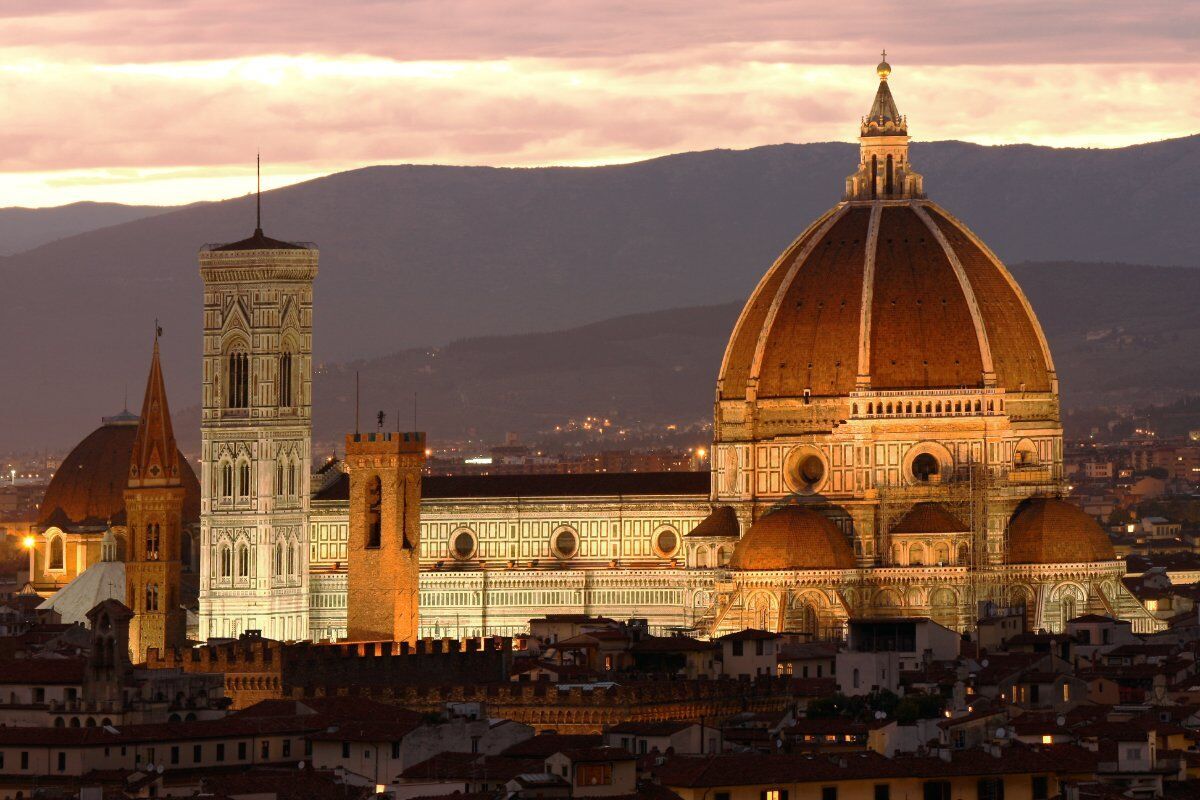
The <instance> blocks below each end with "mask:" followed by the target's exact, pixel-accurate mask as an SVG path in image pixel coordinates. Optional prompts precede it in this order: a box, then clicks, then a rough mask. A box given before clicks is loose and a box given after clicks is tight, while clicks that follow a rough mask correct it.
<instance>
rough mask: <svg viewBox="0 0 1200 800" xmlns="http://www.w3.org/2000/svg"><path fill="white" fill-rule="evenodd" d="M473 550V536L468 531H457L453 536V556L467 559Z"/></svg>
mask: <svg viewBox="0 0 1200 800" xmlns="http://www.w3.org/2000/svg"><path fill="white" fill-rule="evenodd" d="M474 552H475V537H474V536H472V535H471V532H470V531H459V532H458V534H457V535H456V536H455V537H454V557H455V558H457V559H460V560H463V559H468V558H470V557H471V554H472V553H474Z"/></svg>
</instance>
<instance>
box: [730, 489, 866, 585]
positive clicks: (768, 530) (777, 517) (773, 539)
mask: <svg viewBox="0 0 1200 800" xmlns="http://www.w3.org/2000/svg"><path fill="white" fill-rule="evenodd" d="M856 566H857V563H856V562H855V559H854V551H853V550H852V549H851V548H850V542H849V541H847V539H846V535H845V534H844V533H842V532H841V531H840V530H838V527H837V526H836V525H834V524H833V522H832V521H831V520H830V519H829V518H828V517H825V516H823V515H821V514H819V513H817V512H816V511H812V510H810V509H807V508H802V507H800V506H794V505H792V506H785V507H784V508H781V509H779V510H778V511H773V512H771V513H770V514H767V515H766V516H764V517H761V518H760V519H759V520H758V521H757V522H755V523H754V524H753V525H751V526H750V529H749V530H748V531H746V535H745V536H743V537H742V538H741V539H740V540H739V541H738V543H737V544H736V545H735V546H734V548H733V556H732V557H731V558H730V559H729V568H730V569H752V570H781V569H854V568H855V567H856Z"/></svg>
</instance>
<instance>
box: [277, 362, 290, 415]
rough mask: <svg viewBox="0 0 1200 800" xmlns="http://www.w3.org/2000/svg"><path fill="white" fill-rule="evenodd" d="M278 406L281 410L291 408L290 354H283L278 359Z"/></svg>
mask: <svg viewBox="0 0 1200 800" xmlns="http://www.w3.org/2000/svg"><path fill="white" fill-rule="evenodd" d="M279 405H280V407H281V408H291V407H292V354H291V353H284V354H283V355H281V356H280V357H279Z"/></svg>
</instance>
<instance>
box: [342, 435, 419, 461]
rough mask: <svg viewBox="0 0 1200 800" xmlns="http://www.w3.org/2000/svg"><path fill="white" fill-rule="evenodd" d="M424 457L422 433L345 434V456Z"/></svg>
mask: <svg viewBox="0 0 1200 800" xmlns="http://www.w3.org/2000/svg"><path fill="white" fill-rule="evenodd" d="M398 453H420V454H421V455H425V432H424V431H387V432H384V431H379V432H376V433H348V434H346V455H347V456H352V455H395V454H398Z"/></svg>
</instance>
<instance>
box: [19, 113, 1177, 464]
mask: <svg viewBox="0 0 1200 800" xmlns="http://www.w3.org/2000/svg"><path fill="white" fill-rule="evenodd" d="M1012 148H1017V149H1012ZM912 155H913V162H914V165H915V167H916V169H917V170H918V171H920V172H922V173H923V174H925V176H926V186H927V188H928V190H929V192H930V195H931V197H933V198H934V199H935V200H937V201H938V202H939V203H940V204H942V205H943V206H945V207H946V208H947V209H949V210H950V211H951V212H952V213H953V214H955V215H956V216H957V217H959V218H960V219H962V220H963V221H964V222H966V223H967V224H968V225H969V226H971V228H972V229H973V230H974V231H975V232H976V233H977V234H979V235H980V237H981V238H982V239H983V240H984V241H985V242H987V243H988V244H989V245H990V246H991V247H992V248H993V249H994V250H995V251H996V252H997V253H998V254H999V255H1000V256H1001V257H1002V258H1004V259H1005V260H1007V261H1009V262H1021V261H1026V260H1038V261H1060V260H1067V259H1074V260H1078V261H1081V262H1093V261H1101V260H1102V261H1113V262H1127V263H1131V264H1138V263H1141V264H1146V263H1178V264H1194V263H1195V257H1194V255H1192V254H1193V253H1195V252H1200V228H1198V227H1197V226H1195V225H1194V224H1193V223H1192V220H1191V216H1190V213H1189V211H1188V209H1189V208H1190V205H1189V204H1188V203H1187V202H1186V198H1188V197H1190V192H1191V188H1190V187H1191V186H1193V185H1195V184H1196V182H1198V181H1200V136H1197V137H1188V138H1186V139H1177V140H1167V141H1164V142H1158V143H1151V144H1146V145H1138V146H1134V147H1130V148H1122V149H1119V150H1083V149H1068V150H1057V149H1052V148H1040V147H1037V146H1030V147H1028V148H1025V147H1023V146H1002V147H988V146H982V145H973V144H964V143H954V142H947V143H917V144H914V145H913V149H912ZM856 162H857V154H856V150H855V145H852V144H845V143H819V144H812V145H787V144H785V145H769V146H764V147H761V148H754V149H752V150H724V151H706V152H703V153H691V154H676V155H673V156H664V157H660V158H658V159H653V160H651V161H644V162H636V163H632V164H620V165H611V166H604V167H550V168H503V167H439V166H424V165H408V166H376V167H365V168H362V169H360V170H356V171H352V172H346V173H337V174H334V175H331V176H326V177H323V178H319V179H315V180H313V181H309V182H306V183H302V184H295V185H292V186H288V187H283V188H280V189H276V190H272V191H270V192H267V193H264V195H263V210H264V227H265V228H266V231H267V233H268V235H271V236H274V237H277V238H285V239H303V240H313V241H316V242H317V243H318V246H319V247H320V248H321V270H320V274H319V275H318V277H317V281H316V285H315V312H314V325H315V333H314V342H315V347H316V354H315V355H316V360H317V361H318V362H319V363H331V364H332V363H339V362H345V361H348V360H351V359H355V358H372V357H384V356H386V355H387V354H389V353H394V352H396V351H399V350H402V349H403V348H406V347H426V346H429V343H438V342H449V341H454V340H458V339H462V338H466V337H471V336H490V335H496V334H505V333H523V332H528V331H533V330H565V329H570V328H572V327H574V326H577V325H579V324H583V323H587V322H593V321H599V320H605V319H609V318H612V317H615V316H619V315H621V314H623V313H635V312H647V313H654V312H656V311H657V309H661V308H665V307H672V306H674V307H693V306H701V305H706V304H711V303H712V302H713V301H714V300H715V299H726V298H728V299H731V300H732V299H737V298H745V297H746V296H748V295H749V293H750V291H751V290H752V289H753V287H754V285H755V283H756V282H757V281H758V279H759V277H760V276H761V275H762V273H763V272H764V271H765V270H766V269H767V267H768V266H769V265H770V264H771V263H772V262H773V261H774V259H775V258H776V256H777V255H778V254H779V252H781V251H782V250H783V248H784V247H785V246H786V245H787V244H788V242H790V241H792V240H793V239H794V238H795V237H796V236H797V235H798V234H799V233H800V232H801V231H802V230H803V229H804V228H805V227H806V226H807V225H808V224H809V223H810V222H811V221H812V220H813V219H815V218H816V217H817V216H818V215H820V214H821V213H822V212H824V211H825V210H826V209H827V208H828V207H829V206H831V205H833V204H834V203H835V202H837V201H838V199H840V196H841V191H842V187H843V184H844V179H845V176H846V175H847V174H849V173H850V172H851V171H852V170H853V168H854V165H855V163H856ZM253 219H254V198H253V196H252V195H246V196H243V197H240V198H234V199H231V200H227V201H222V202H216V203H203V204H198V205H194V206H190V207H185V208H181V209H172V210H168V211H165V212H164V213H160V214H157V215H155V216H153V217H149V218H144V219H138V220H133V221H127V222H123V223H121V224H119V225H115V226H109V227H105V228H101V229H98V230H93V231H89V232H86V233H81V234H78V235H75V236H72V237H69V238H67V239H60V240H58V241H55V242H51V243H48V244H45V245H42V246H40V247H37V248H35V249H33V250H30V251H27V252H23V253H20V254H17V255H13V256H9V257H7V258H4V259H2V260H0V278H2V279H3V280H4V282H5V284H4V285H5V286H6V288H7V289H8V291H7V292H6V293H5V300H4V301H2V302H0V336H3V337H4V340H5V341H6V342H7V343H8V344H7V351H6V362H7V366H8V367H9V369H8V370H7V375H8V376H9V377H10V378H11V379H13V380H14V381H16V382H18V383H19V386H20V387H21V391H19V392H13V393H12V395H13V396H12V398H11V400H10V404H9V413H8V414H7V415H4V417H3V418H0V442H5V443H11V444H14V445H18V444H26V443H27V444H31V445H32V444H37V443H38V442H40V441H45V440H47V437H55V438H54V439H53V441H55V442H56V443H62V444H66V443H69V441H71V439H70V437H69V436H66V435H62V436H56V435H55V434H56V431H58V430H59V429H60V428H61V427H62V426H63V425H69V426H72V427H75V426H79V425H82V424H87V423H88V422H90V421H91V420H94V419H95V418H96V417H97V416H99V415H100V414H102V413H111V412H110V411H109V406H110V405H116V404H117V403H118V401H119V399H120V397H121V396H122V395H123V394H124V386H125V385H126V384H127V383H129V384H131V385H137V384H138V382H140V381H141V380H142V378H143V377H144V375H143V372H144V369H145V364H146V363H147V359H148V358H149V346H150V334H151V333H152V329H153V321H154V319H155V318H158V319H160V320H161V321H162V323H163V325H164V327H165V328H166V335H165V338H164V341H163V348H164V354H163V357H164V368H165V369H166V372H167V375H166V377H167V382H168V388H169V390H170V392H171V395H172V404H173V405H174V406H175V407H176V408H183V407H186V406H188V405H192V404H194V400H195V398H196V397H198V395H199V389H198V385H199V346H200V296H201V295H200V293H201V286H200V280H199V276H198V268H197V266H196V251H197V250H198V248H199V247H200V245H201V244H202V243H204V242H211V241H221V240H224V241H232V240H236V239H240V238H242V237H244V236H246V235H247V234H248V233H249V231H250V230H251V229H252V227H253ZM1129 269H1141V268H1137V267H1129ZM1105 280H1110V278H1108V277H1106V278H1105ZM1089 283H1096V281H1094V280H1093V281H1089ZM1083 288H1086V290H1087V292H1088V293H1089V297H1095V298H1096V299H1095V301H1094V302H1102V303H1105V304H1111V303H1112V302H1113V301H1114V298H1116V299H1118V300H1119V293H1116V292H1115V291H1114V292H1110V293H1109V295H1105V294H1104V291H1103V290H1104V289H1105V286H1104V285H1103V281H1101V282H1100V285H1096V286H1087V287H1083ZM1131 288H1132V289H1136V288H1137V287H1136V286H1135V287H1131ZM1151 288H1152V287H1151ZM1168 299H1170V298H1168ZM1057 308H1058V310H1055V311H1052V312H1050V313H1051V314H1060V313H1068V312H1069V311H1070V310H1071V307H1070V306H1069V305H1060V306H1058V307H1057ZM1139 313H1149V312H1147V311H1146V310H1145V309H1142V311H1139ZM1043 323H1045V324H1047V326H1048V327H1052V325H1053V321H1052V320H1048V319H1046V318H1043ZM727 334H728V331H727V330H725V331H721V332H720V336H721V337H724V336H726V335H727ZM710 394H711V388H708V389H705V396H706V397H708V395H710ZM105 397H108V398H112V402H111V403H109V402H101V400H102V398H105ZM706 402H707V400H706Z"/></svg>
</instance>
